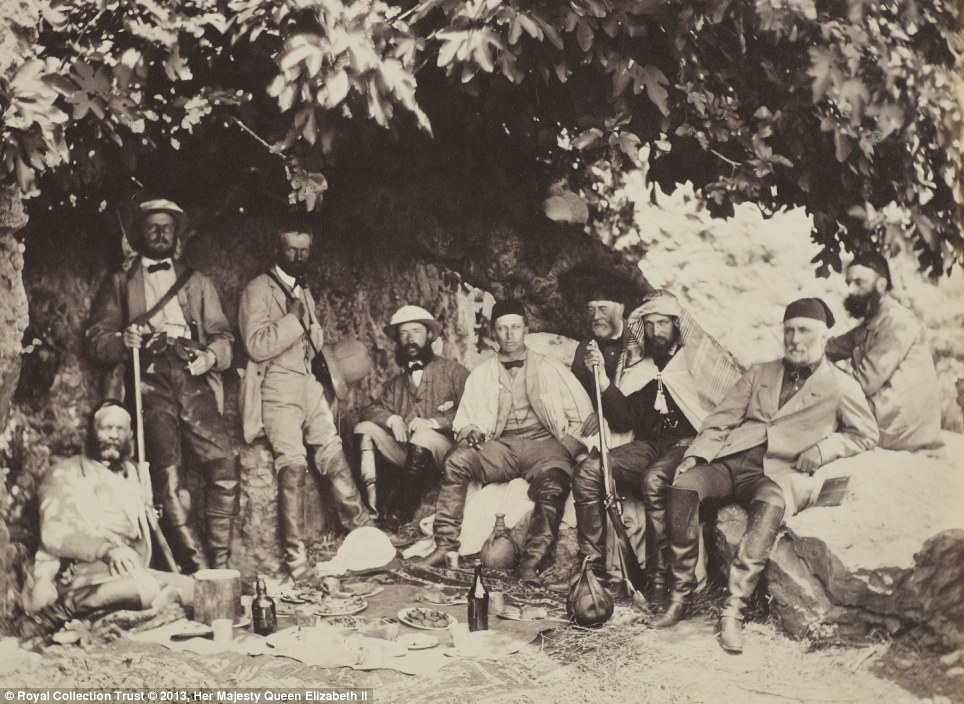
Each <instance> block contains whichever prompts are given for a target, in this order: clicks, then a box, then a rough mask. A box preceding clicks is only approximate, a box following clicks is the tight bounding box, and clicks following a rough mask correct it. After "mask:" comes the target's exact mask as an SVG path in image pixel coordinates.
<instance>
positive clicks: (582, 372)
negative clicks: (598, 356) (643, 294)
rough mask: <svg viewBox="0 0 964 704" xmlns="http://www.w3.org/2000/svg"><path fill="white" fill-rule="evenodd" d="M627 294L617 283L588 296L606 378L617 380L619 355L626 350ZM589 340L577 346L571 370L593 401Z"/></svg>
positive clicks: (589, 314)
mask: <svg viewBox="0 0 964 704" xmlns="http://www.w3.org/2000/svg"><path fill="white" fill-rule="evenodd" d="M626 300H627V293H626V292H625V291H624V290H623V289H622V288H620V287H619V286H617V285H615V284H599V285H596V286H595V287H594V288H592V289H591V290H590V292H589V294H588V301H587V304H586V305H587V309H588V316H589V323H590V326H591V328H592V338H590V339H592V340H595V341H596V345H597V346H598V347H599V351H600V352H601V353H602V357H603V360H604V361H605V371H606V375H607V376H608V377H609V378H610V379H615V378H616V366H617V364H618V362H619V355H620V354H621V353H622V351H623V347H625V340H624V339H623V338H624V337H625V334H624V333H625V331H626V329H627V328H626V324H625V320H623V313H624V312H625V310H626ZM588 342H589V340H584V341H582V342H580V343H579V346H578V347H576V353H575V355H573V358H572V365H571V366H570V369H571V371H572V373H573V375H574V376H575V377H576V378H577V379H578V380H579V383H580V384H582V385H583V388H585V389H586V392H587V393H588V394H589V396H590V398H592V395H593V394H594V393H595V391H594V389H595V385H594V382H593V376H592V367H591V366H590V365H589V364H587V363H586V355H587V352H588V349H589V348H588V346H587V345H588Z"/></svg>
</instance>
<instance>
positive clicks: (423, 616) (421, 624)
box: [398, 607, 458, 631]
mask: <svg viewBox="0 0 964 704" xmlns="http://www.w3.org/2000/svg"><path fill="white" fill-rule="evenodd" d="M398 620H399V621H401V622H402V623H404V624H406V625H408V626H411V627H413V628H422V629H425V630H427V631H444V630H446V629H447V628H448V627H449V626H451V625H452V624H453V623H458V621H456V620H455V617H454V616H449V615H448V614H447V613H445V612H444V611H439V610H437V609H423V608H421V607H415V608H411V609H402V610H401V611H399V612H398Z"/></svg>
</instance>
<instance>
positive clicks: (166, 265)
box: [147, 262, 171, 274]
mask: <svg viewBox="0 0 964 704" xmlns="http://www.w3.org/2000/svg"><path fill="white" fill-rule="evenodd" d="M170 268H171V263H170V262H157V263H156V264H149V265H148V267H147V273H148V274H153V273H154V272H155V271H167V270H168V269H170Z"/></svg>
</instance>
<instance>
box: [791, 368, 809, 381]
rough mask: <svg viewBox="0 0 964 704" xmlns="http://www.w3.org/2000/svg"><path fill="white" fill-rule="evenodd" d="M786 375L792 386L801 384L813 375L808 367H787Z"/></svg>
mask: <svg viewBox="0 0 964 704" xmlns="http://www.w3.org/2000/svg"><path fill="white" fill-rule="evenodd" d="M787 374H788V376H789V378H790V381H792V382H793V383H794V384H802V383H803V382H805V381H806V380H807V379H809V378H810V377H811V376H812V375H813V370H812V369H811V368H810V367H788V368H787Z"/></svg>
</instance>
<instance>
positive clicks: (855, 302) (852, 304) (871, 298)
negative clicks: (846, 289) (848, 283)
mask: <svg viewBox="0 0 964 704" xmlns="http://www.w3.org/2000/svg"><path fill="white" fill-rule="evenodd" d="M880 299H881V294H880V291H878V290H877V289H874V290H873V291H870V292H868V293H865V294H863V295H861V294H859V293H851V294H850V295H849V296H847V297H846V298H845V299H844V302H843V305H844V309H845V310H846V311H847V312H848V313H849V314H850V315H851V316H853V317H854V318H873V317H874V316H875V315H877V311H878V310H880Z"/></svg>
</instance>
